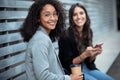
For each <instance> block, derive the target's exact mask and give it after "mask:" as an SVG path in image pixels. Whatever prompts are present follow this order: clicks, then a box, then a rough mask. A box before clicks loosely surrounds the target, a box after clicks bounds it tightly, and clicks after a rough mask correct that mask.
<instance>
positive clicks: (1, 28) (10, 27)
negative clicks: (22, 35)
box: [0, 21, 23, 32]
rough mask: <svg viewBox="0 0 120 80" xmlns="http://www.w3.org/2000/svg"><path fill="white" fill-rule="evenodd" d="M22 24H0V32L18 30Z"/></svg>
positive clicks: (19, 22)
mask: <svg viewBox="0 0 120 80" xmlns="http://www.w3.org/2000/svg"><path fill="white" fill-rule="evenodd" d="M22 23H23V21H16V22H5V23H0V32H3V31H11V30H18V29H19V28H20V27H21V25H22Z"/></svg>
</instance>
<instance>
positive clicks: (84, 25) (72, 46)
mask: <svg viewBox="0 0 120 80" xmlns="http://www.w3.org/2000/svg"><path fill="white" fill-rule="evenodd" d="M69 24H70V27H69V28H68V30H67V32H66V36H64V37H61V38H60V40H59V57H60V61H61V63H62V66H63V67H64V68H65V69H66V72H67V74H71V70H70V65H71V64H81V65H82V71H83V74H84V78H85V80H113V79H112V78H111V77H110V76H108V75H106V74H104V73H102V72H101V71H99V70H98V69H97V68H96V66H95V64H94V61H95V58H96V56H97V55H99V54H101V52H102V46H101V45H102V44H99V45H98V46H96V47H93V45H92V30H91V28H90V19H89V16H88V14H87V11H86V9H85V8H84V6H82V5H80V4H78V3H76V4H73V5H72V6H71V8H70V10H69Z"/></svg>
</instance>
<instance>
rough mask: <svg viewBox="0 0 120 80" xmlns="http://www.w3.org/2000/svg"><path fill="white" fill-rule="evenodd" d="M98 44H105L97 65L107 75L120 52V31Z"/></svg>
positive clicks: (104, 38)
mask: <svg viewBox="0 0 120 80" xmlns="http://www.w3.org/2000/svg"><path fill="white" fill-rule="evenodd" d="M97 42H103V43H104V44H103V52H102V54H101V55H99V56H98V57H97V58H96V62H95V63H96V66H97V68H98V69H100V70H101V71H102V72H104V73H107V71H108V70H109V68H110V67H111V65H112V64H113V62H114V61H115V59H116V58H117V56H118V54H119V52H120V31H119V32H112V33H110V34H108V35H105V36H104V37H103V38H102V39H101V40H99V41H97ZM97 42H94V43H97Z"/></svg>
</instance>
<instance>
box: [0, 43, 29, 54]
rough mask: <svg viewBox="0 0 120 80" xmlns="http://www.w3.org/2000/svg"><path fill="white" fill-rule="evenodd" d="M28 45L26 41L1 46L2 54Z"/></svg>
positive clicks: (13, 51)
mask: <svg viewBox="0 0 120 80" xmlns="http://www.w3.org/2000/svg"><path fill="white" fill-rule="evenodd" d="M26 46H27V45H26V43H18V44H14V45H10V46H7V47H2V48H0V56H5V55H8V54H11V53H15V52H18V51H22V50H25V49H26Z"/></svg>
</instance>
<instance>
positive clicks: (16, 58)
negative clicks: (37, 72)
mask: <svg viewBox="0 0 120 80" xmlns="http://www.w3.org/2000/svg"><path fill="white" fill-rule="evenodd" d="M24 60H25V53H21V54H18V55H15V56H12V57H9V58H6V59H3V60H0V69H3V68H5V67H8V66H11V65H13V64H16V63H19V62H21V61H24Z"/></svg>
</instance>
